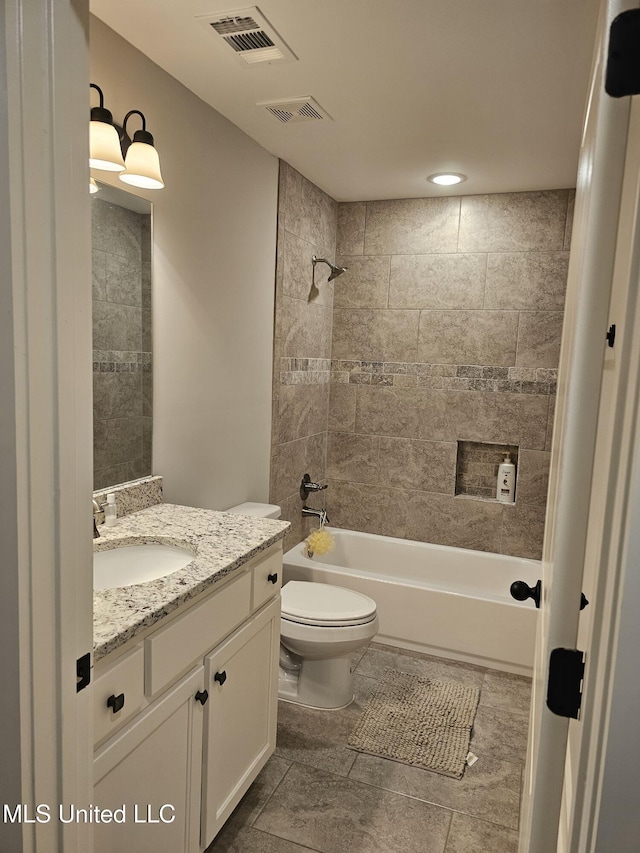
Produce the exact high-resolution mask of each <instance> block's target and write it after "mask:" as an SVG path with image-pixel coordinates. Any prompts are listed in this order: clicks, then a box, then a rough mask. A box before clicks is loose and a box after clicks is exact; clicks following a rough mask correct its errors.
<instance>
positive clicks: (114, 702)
mask: <svg viewBox="0 0 640 853" xmlns="http://www.w3.org/2000/svg"><path fill="white" fill-rule="evenodd" d="M107 708H111V710H112V711H113V713H114V714H117V713H118V711H121V710H122V709H123V708H124V693H120V695H119V696H116V695H115V694H113V693H112V694H111V696H109V698H108V699H107Z"/></svg>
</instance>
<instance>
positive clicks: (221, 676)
mask: <svg viewBox="0 0 640 853" xmlns="http://www.w3.org/2000/svg"><path fill="white" fill-rule="evenodd" d="M213 680H214V681H217V682H218V684H219V685H220V686H221V687H222V685H223V684H224V683H225V681H226V680H227V673H226V672H225V670H224V669H223V670H222V672H216V674H215V675H214V676H213Z"/></svg>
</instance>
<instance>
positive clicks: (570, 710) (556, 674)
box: [547, 649, 584, 720]
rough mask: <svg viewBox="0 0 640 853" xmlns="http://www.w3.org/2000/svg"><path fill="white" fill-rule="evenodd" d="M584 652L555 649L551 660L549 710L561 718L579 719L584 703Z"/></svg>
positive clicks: (548, 693) (548, 692)
mask: <svg viewBox="0 0 640 853" xmlns="http://www.w3.org/2000/svg"><path fill="white" fill-rule="evenodd" d="M583 677H584V652H581V651H580V650H579V649H554V650H553V651H552V652H551V656H550V658H549V683H548V685H547V708H548V709H549V710H550V711H553V713H554V714H557V715H558V716H559V717H571V718H572V719H574V720H577V719H578V714H579V711H580V704H581V703H582V690H581V689H580V688H581V685H582V679H583Z"/></svg>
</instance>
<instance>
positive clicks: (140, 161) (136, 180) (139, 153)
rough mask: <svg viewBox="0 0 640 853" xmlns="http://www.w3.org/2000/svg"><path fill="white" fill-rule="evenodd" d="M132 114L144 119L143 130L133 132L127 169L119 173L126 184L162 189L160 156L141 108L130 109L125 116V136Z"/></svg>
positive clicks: (149, 188) (148, 188)
mask: <svg viewBox="0 0 640 853" xmlns="http://www.w3.org/2000/svg"><path fill="white" fill-rule="evenodd" d="M132 115H138V116H140V118H141V119H142V130H136V132H135V133H134V134H133V142H132V143H131V144H130V145H129V147H128V148H127V156H126V157H125V161H124V165H125V170H124V172H123V173H122V174H121V175H118V177H119V178H120V180H121V181H124V182H125V184H131V185H132V186H134V187H141V188H142V189H145V190H161V189H162V188H163V187H164V181H163V180H162V175H161V174H160V158H159V157H158V152H157V151H156V149H155V148H154V145H153V136H152V135H151V134H150V133H149V131H148V130H147V120H146V118H145V117H144V115H143V114H142V113H141V112H140V110H129V112H128V113H127V114H126V116H125V117H124V128H123V130H124V138H125V140H127V139H129V137H128V135H127V121H128V120H129V119H130V118H131V116H132Z"/></svg>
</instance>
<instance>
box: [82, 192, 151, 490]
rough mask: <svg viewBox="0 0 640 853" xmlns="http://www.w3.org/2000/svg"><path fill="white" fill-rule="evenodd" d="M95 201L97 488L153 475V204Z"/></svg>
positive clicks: (114, 197)
mask: <svg viewBox="0 0 640 853" xmlns="http://www.w3.org/2000/svg"><path fill="white" fill-rule="evenodd" d="M97 185H98V192H95V193H94V194H93V195H92V196H91V245H92V259H91V265H92V294H93V488H94V489H103V488H105V487H107V486H113V485H116V484H118V483H124V482H127V481H128V480H135V479H137V478H138V477H144V476H147V475H148V474H151V435H152V373H151V368H152V360H151V240H152V231H151V215H152V211H151V204H150V203H149V202H148V201H146V200H145V199H142V198H139V197H138V196H136V195H133V194H132V193H128V192H126V191H124V190H121V189H117V188H114V187H111V186H108V185H106V184H100V183H98V184H97Z"/></svg>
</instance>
